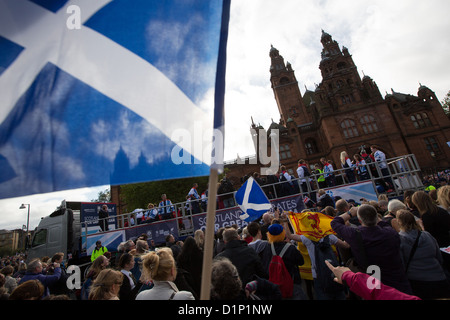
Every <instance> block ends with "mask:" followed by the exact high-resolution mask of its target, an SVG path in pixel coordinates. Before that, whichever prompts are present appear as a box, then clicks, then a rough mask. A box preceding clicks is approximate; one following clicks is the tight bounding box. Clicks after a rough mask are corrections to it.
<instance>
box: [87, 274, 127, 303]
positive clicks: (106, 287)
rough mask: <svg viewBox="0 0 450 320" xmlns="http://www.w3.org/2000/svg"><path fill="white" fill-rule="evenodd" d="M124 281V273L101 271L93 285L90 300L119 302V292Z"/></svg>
mask: <svg viewBox="0 0 450 320" xmlns="http://www.w3.org/2000/svg"><path fill="white" fill-rule="evenodd" d="M123 281H124V276H123V273H122V272H120V271H116V270H113V269H105V270H102V271H100V273H99V274H98V276H97V278H96V279H95V281H94V282H93V283H92V288H91V292H90V293H89V300H119V291H120V288H121V286H122V283H123Z"/></svg>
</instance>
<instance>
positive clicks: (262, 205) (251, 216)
mask: <svg viewBox="0 0 450 320" xmlns="http://www.w3.org/2000/svg"><path fill="white" fill-rule="evenodd" d="M234 198H235V199H236V203H237V204H238V205H239V207H240V208H241V210H242V211H243V213H242V214H241V215H240V218H241V219H242V220H244V221H246V222H252V221H255V220H256V219H258V218H260V217H261V216H262V215H263V214H264V213H266V212H267V211H269V210H270V209H271V208H272V205H271V204H270V201H269V199H267V196H266V194H265V193H264V191H263V190H262V189H261V187H260V186H259V184H258V183H257V182H256V181H255V179H253V178H252V177H250V178H248V179H247V181H245V183H244V184H243V185H242V187H240V188H239V190H238V191H237V192H236V193H235V195H234Z"/></svg>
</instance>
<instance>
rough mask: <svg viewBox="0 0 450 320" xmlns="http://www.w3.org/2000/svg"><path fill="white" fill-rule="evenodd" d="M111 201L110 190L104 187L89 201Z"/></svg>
mask: <svg viewBox="0 0 450 320" xmlns="http://www.w3.org/2000/svg"><path fill="white" fill-rule="evenodd" d="M110 201H111V191H110V189H109V188H108V189H105V190H104V191H100V192H99V193H98V197H97V199H92V200H91V202H110Z"/></svg>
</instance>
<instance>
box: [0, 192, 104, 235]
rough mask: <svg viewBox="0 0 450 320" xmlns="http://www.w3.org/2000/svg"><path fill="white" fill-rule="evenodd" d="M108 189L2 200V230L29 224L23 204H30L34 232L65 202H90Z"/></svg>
mask: <svg viewBox="0 0 450 320" xmlns="http://www.w3.org/2000/svg"><path fill="white" fill-rule="evenodd" d="M107 188H109V186H99V187H94V188H81V189H75V190H66V191H58V192H52V193H44V194H36V195H29V196H25V197H17V198H10V199H4V200H0V212H1V215H2V219H1V220H0V229H7V230H12V229H21V228H22V226H23V225H26V224H27V213H28V210H27V209H19V207H20V205H21V204H22V203H26V204H30V230H34V228H35V227H37V226H38V224H39V221H40V220H41V218H43V217H46V216H48V215H50V214H51V213H52V212H53V211H55V210H56V208H57V207H58V206H60V205H61V202H62V201H63V200H67V201H80V202H89V201H91V200H92V199H96V198H97V196H98V193H99V192H100V191H104V190H105V189H107ZM27 208H28V206H27Z"/></svg>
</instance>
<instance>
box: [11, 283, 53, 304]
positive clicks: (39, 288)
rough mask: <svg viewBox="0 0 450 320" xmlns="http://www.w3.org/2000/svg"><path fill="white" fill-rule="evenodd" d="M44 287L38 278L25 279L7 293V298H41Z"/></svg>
mask: <svg viewBox="0 0 450 320" xmlns="http://www.w3.org/2000/svg"><path fill="white" fill-rule="evenodd" d="M44 292H45V288H44V285H43V284H42V283H41V281H39V280H27V281H23V282H22V283H20V284H19V285H18V286H17V287H16V288H15V289H14V291H13V292H12V293H11V294H10V295H9V300H41V299H42V297H43V296H44Z"/></svg>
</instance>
